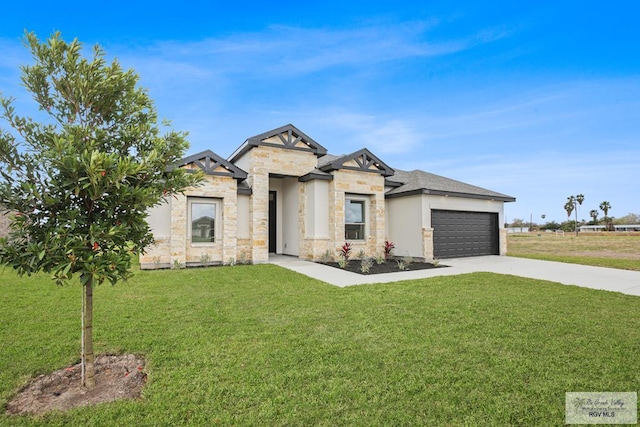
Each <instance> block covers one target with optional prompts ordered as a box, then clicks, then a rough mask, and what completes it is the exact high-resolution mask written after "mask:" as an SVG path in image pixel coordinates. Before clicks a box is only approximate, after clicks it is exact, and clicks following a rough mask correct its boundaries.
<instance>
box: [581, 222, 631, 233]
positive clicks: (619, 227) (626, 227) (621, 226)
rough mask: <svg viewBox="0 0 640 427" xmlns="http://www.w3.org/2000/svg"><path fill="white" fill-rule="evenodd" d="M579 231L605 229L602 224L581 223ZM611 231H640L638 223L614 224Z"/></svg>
mask: <svg viewBox="0 0 640 427" xmlns="http://www.w3.org/2000/svg"><path fill="white" fill-rule="evenodd" d="M579 229H580V231H581V232H583V233H590V232H595V231H607V227H606V226H604V225H581V226H580V228H579ZM613 231H624V232H635V231H640V224H614V225H613Z"/></svg>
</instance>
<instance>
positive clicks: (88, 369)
mask: <svg viewBox="0 0 640 427" xmlns="http://www.w3.org/2000/svg"><path fill="white" fill-rule="evenodd" d="M94 359H95V357H94V355H93V279H89V280H88V281H87V284H86V285H85V286H84V289H83V293H82V386H83V387H86V388H88V389H92V388H93V387H94V386H95V380H94V375H95V370H94V367H93V361H94Z"/></svg>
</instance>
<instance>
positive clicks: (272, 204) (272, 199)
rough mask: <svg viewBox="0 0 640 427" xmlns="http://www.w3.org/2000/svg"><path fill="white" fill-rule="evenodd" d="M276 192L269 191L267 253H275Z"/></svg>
mask: <svg viewBox="0 0 640 427" xmlns="http://www.w3.org/2000/svg"><path fill="white" fill-rule="evenodd" d="M276 212H277V211H276V192H275V191H269V252H270V253H275V252H276V222H277V220H276V218H277V215H276Z"/></svg>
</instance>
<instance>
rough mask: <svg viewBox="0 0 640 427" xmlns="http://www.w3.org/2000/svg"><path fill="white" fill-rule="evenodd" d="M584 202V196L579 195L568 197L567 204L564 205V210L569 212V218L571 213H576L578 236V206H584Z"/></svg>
mask: <svg viewBox="0 0 640 427" xmlns="http://www.w3.org/2000/svg"><path fill="white" fill-rule="evenodd" d="M582 202H584V194H578V195H577V196H569V197H567V203H565V204H564V210H565V211H567V217H570V216H571V212H574V211H575V213H576V224H575V232H576V237H577V236H578V205H582Z"/></svg>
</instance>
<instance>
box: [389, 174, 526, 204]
mask: <svg viewBox="0 0 640 427" xmlns="http://www.w3.org/2000/svg"><path fill="white" fill-rule="evenodd" d="M387 181H388V183H389V184H393V185H389V186H394V187H395V188H393V189H391V190H389V191H387V193H386V197H387V198H393V197H404V196H411V195H414V194H433V195H439V196H455V197H467V198H473V199H487V200H497V201H502V202H515V201H516V199H515V197H512V196H508V195H506V194H502V193H497V192H495V191H491V190H487V189H486V188H482V187H476V186H475V185H471V184H466V183H464V182H461V181H456V180H455V179H450V178H445V177H444V176H440V175H435V174H432V173H429V172H425V171H421V170H413V171H410V172H409V171H402V170H396V174H395V175H394V177H393V179H392V180H387ZM397 184H400V185H399V186H398V185H397Z"/></svg>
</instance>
